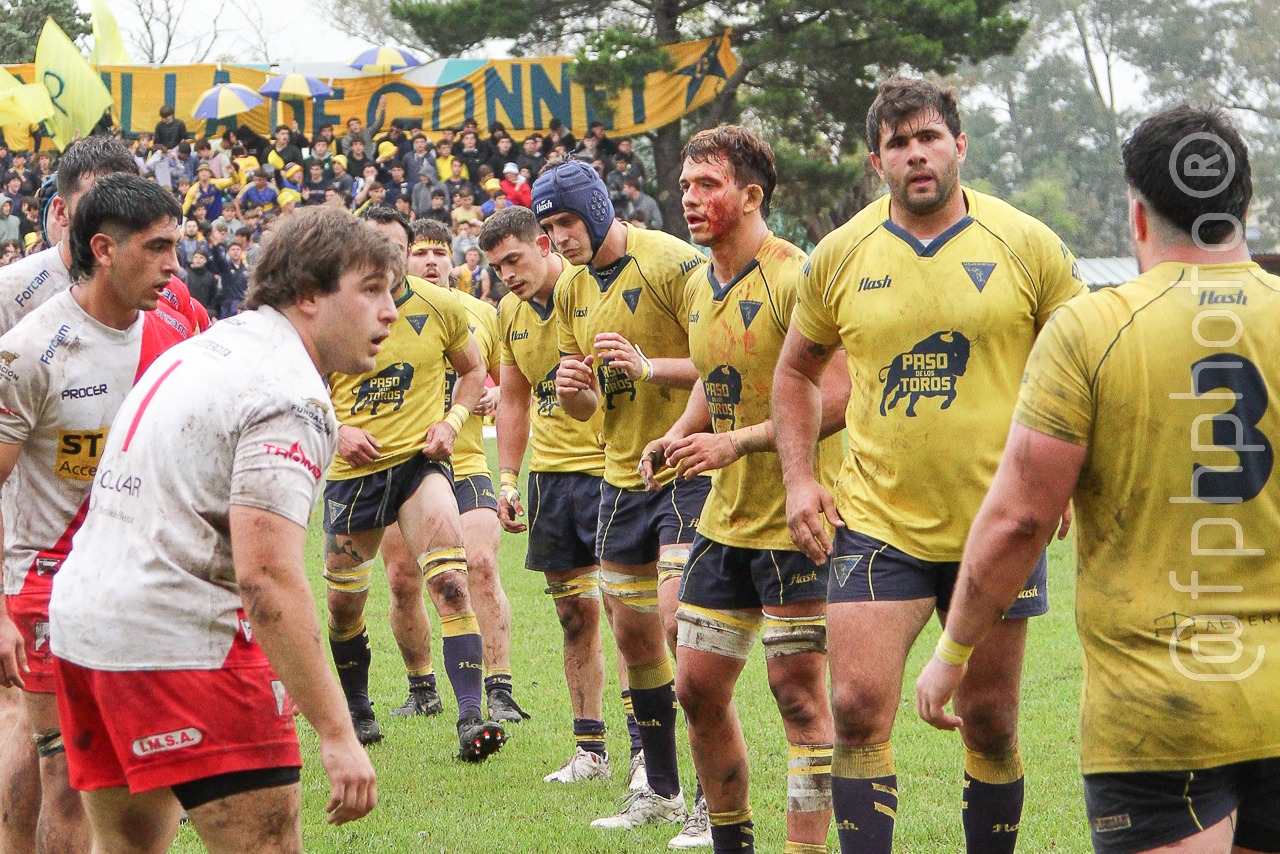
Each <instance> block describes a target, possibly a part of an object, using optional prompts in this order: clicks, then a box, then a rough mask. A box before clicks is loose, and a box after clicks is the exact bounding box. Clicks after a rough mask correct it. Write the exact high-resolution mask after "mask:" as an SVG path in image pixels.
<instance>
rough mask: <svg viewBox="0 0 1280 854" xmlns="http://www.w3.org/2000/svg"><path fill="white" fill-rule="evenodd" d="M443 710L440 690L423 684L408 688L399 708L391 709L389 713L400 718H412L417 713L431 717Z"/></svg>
mask: <svg viewBox="0 0 1280 854" xmlns="http://www.w3.org/2000/svg"><path fill="white" fill-rule="evenodd" d="M442 711H444V703H443V702H441V700H440V692H439V691H437V690H436V689H435V688H428V687H426V686H425V685H424V686H423V687H421V688H410V689H409V696H408V698H407V699H406V700H405V701H404V703H403V704H401V706H400V708H398V709H392V710H391V714H393V715H396V716H397V717H401V718H412V717H416V716H418V715H422V716H423V717H431V716H432V715H438V714H440V713H441V712H442Z"/></svg>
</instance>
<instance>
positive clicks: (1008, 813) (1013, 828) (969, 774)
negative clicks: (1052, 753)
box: [961, 748, 1025, 854]
mask: <svg viewBox="0 0 1280 854" xmlns="http://www.w3.org/2000/svg"><path fill="white" fill-rule="evenodd" d="M1024 786H1025V780H1024V779H1023V776H1022V757H1021V756H1020V755H1019V754H1018V751H1017V748H1014V749H1013V750H1012V751H1010V752H1009V753H1004V754H985V753H978V752H977V751H972V750H969V749H968V748H965V752H964V798H963V801H962V806H963V809H962V812H961V819H962V821H963V824H964V839H965V849H966V850H967V851H968V854H1013V850H1014V848H1015V846H1016V845H1017V844H1018V825H1019V824H1020V823H1021V822H1022V798H1023V791H1024Z"/></svg>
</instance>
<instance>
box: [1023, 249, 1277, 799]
mask: <svg viewBox="0 0 1280 854" xmlns="http://www.w3.org/2000/svg"><path fill="white" fill-rule="evenodd" d="M1278 322H1280V278H1277V277H1276V276H1272V275H1269V274H1267V273H1264V272H1263V271H1262V269H1261V268H1259V267H1258V265H1257V264H1252V263H1241V264H1214V265H1206V266H1200V267H1196V266H1191V265H1184V264H1180V263H1167V264H1160V265H1158V266H1156V267H1154V268H1153V269H1151V270H1150V271H1148V272H1147V273H1144V274H1143V275H1142V276H1140V277H1138V279H1137V280H1135V281H1133V282H1130V283H1129V284H1127V285H1123V286H1121V287H1119V288H1115V289H1109V290H1106V291H1100V292H1098V293H1095V294H1091V295H1090V296H1088V297H1085V298H1084V299H1079V300H1076V301H1074V302H1072V303H1071V304H1069V305H1067V306H1065V307H1064V308H1063V309H1062V310H1061V311H1060V312H1058V314H1057V315H1056V316H1055V317H1054V319H1053V322H1052V323H1050V324H1049V326H1048V328H1046V329H1045V331H1044V334H1043V335H1042V336H1041V340H1040V341H1038V342H1036V346H1035V349H1034V350H1033V351H1032V353H1031V359H1030V361H1029V362H1028V363H1027V371H1026V377H1025V379H1024V381H1023V386H1022V394H1021V397H1020V399H1019V401H1018V407H1017V410H1016V412H1015V413H1014V418H1015V419H1016V420H1017V421H1018V422H1019V423H1021V424H1024V425H1026V426H1027V427H1030V428H1032V429H1034V430H1038V431H1040V432H1042V433H1047V434H1049V435H1051V436H1056V437H1058V438H1060V439H1063V440H1065V441H1068V442H1072V443H1074V444H1077V445H1087V446H1088V448H1089V453H1088V457H1087V459H1086V460H1085V464H1084V467H1083V469H1082V471H1081V473H1080V480H1079V482H1078V484H1077V485H1076V492H1075V518H1076V521H1075V525H1076V528H1075V531H1076V589H1077V593H1076V623H1077V625H1078V627H1079V631H1080V639H1081V642H1082V644H1083V646H1084V656H1085V668H1084V692H1083V696H1082V702H1081V706H1082V719H1081V739H1080V752H1081V758H1082V766H1083V769H1084V772H1085V773H1086V774H1090V773H1098V772H1118V771H1172V770H1195V769H1200V768H1208V767H1212V766H1215V765H1225V764H1227V763H1232V762H1242V761H1246V760H1250V759H1261V758H1263V757H1273V756H1280V721H1278V720H1277V719H1276V716H1275V713H1274V711H1273V709H1274V707H1275V702H1276V697H1277V695H1280V658H1278V657H1277V653H1280V596H1277V595H1276V591H1277V589H1280V564H1277V562H1276V557H1275V556H1276V555H1277V554H1280V473H1278V472H1275V471H1274V470H1273V469H1274V463H1275V448H1276V445H1277V443H1280V382H1278V381H1277V376H1276V370H1275V366H1276V364H1277V363H1278V362H1280V337H1277V335H1276V328H1277V323H1278Z"/></svg>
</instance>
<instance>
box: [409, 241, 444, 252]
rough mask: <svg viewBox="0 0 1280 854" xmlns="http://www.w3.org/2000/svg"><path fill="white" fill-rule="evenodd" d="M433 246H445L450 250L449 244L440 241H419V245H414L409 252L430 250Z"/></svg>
mask: <svg viewBox="0 0 1280 854" xmlns="http://www.w3.org/2000/svg"><path fill="white" fill-rule="evenodd" d="M432 246H443V247H444V248H445V249H448V248H449V244H447V243H442V242H440V241H439V240H419V241H418V242H417V243H414V244H413V245H412V246H410V247H409V251H410V252H412V251H414V250H415V249H430V248H431V247H432Z"/></svg>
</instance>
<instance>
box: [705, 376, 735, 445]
mask: <svg viewBox="0 0 1280 854" xmlns="http://www.w3.org/2000/svg"><path fill="white" fill-rule="evenodd" d="M702 388H703V390H704V391H705V392H706V395H707V408H708V409H710V410H711V428H712V430H714V431H715V432H716V433H727V432H729V431H730V430H732V429H733V428H734V426H736V424H737V423H738V404H739V403H741V402H742V374H740V373H738V371H737V369H736V368H734V367H733V366H732V365H717V366H716V367H715V368H714V369H713V370H712V371H711V373H709V374H707V379H706V382H704V383H703V384H702Z"/></svg>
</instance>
